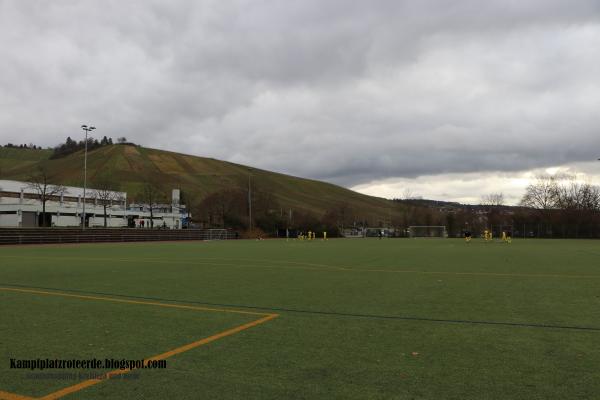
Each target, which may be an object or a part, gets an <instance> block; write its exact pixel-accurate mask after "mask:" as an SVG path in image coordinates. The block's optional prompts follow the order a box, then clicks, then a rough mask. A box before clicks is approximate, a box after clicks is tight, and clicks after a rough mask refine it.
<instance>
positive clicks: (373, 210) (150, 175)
mask: <svg viewBox="0 0 600 400" xmlns="http://www.w3.org/2000/svg"><path fill="white" fill-rule="evenodd" d="M50 155H51V150H28V149H13V148H10V149H9V148H0V167H1V170H0V177H1V178H3V179H15V180H27V178H28V177H29V176H30V174H31V171H32V169H33V168H34V167H35V165H36V164H38V163H43V164H44V165H45V166H46V168H47V171H48V174H49V176H50V178H51V180H52V181H53V182H56V183H60V184H64V185H71V186H81V185H82V183H83V173H82V169H83V168H82V167H83V152H82V151H79V152H76V153H73V154H71V155H69V156H66V157H64V158H59V159H54V160H51V159H49V157H50ZM99 174H110V176H111V177H112V178H113V179H114V180H116V181H118V182H120V185H121V190H123V191H126V192H127V193H128V196H129V198H130V199H131V198H135V196H136V193H138V192H139V191H140V189H141V188H142V186H143V184H144V182H146V181H153V182H156V183H157V184H158V185H159V186H160V187H161V189H163V190H164V191H165V192H170V190H171V189H173V188H180V189H181V190H182V191H183V192H184V194H185V195H186V196H187V198H188V199H193V200H194V201H195V202H199V201H201V200H202V199H204V198H206V197H207V196H208V195H210V194H211V193H214V192H217V191H219V190H222V189H232V188H238V189H240V190H246V189H247V187H248V176H249V174H250V175H251V181H252V187H253V190H256V191H260V192H262V193H268V194H269V195H271V196H273V197H274V198H275V199H276V200H277V203H278V204H279V206H280V207H281V209H283V210H286V211H287V210H288V209H290V208H291V209H293V210H295V211H301V212H310V213H313V214H315V215H316V216H322V215H323V214H324V213H326V212H327V211H328V210H331V209H334V208H339V207H344V206H346V207H347V208H348V209H350V210H352V214H353V215H354V216H355V218H357V219H358V220H369V221H373V223H377V222H378V221H387V220H389V219H390V218H391V217H395V216H397V214H398V213H399V212H400V208H401V207H402V206H400V205H398V204H395V203H393V202H391V201H389V200H386V199H382V198H377V197H372V196H367V195H363V194H360V193H357V192H353V191H351V190H349V189H346V188H343V187H340V186H336V185H333V184H330V183H325V182H320V181H316V180H311V179H303V178H298V177H294V176H289V175H284V174H279V173H274V172H270V171H265V170H261V169H257V168H251V167H248V166H244V165H239V164H234V163H230V162H226V161H220V160H215V159H213V158H205V157H197V156H191V155H185V154H179V153H174V152H169V151H163V150H156V149H150V148H144V147H139V146H132V145H110V146H104V147H101V148H99V149H96V150H93V151H91V152H88V179H89V181H88V182H93V179H94V177H95V176H98V175H99ZM90 185H91V184H90Z"/></svg>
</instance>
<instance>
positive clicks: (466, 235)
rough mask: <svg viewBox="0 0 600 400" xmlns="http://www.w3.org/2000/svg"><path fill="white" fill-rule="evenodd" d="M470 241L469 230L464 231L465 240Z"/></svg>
mask: <svg viewBox="0 0 600 400" xmlns="http://www.w3.org/2000/svg"><path fill="white" fill-rule="evenodd" d="M470 241H471V231H465V242H467V243H469V242H470Z"/></svg>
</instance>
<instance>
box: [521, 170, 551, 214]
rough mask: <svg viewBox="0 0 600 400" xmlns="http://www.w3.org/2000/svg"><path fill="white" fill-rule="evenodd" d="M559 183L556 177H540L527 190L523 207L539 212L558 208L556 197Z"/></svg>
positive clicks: (522, 202) (522, 203)
mask: <svg viewBox="0 0 600 400" xmlns="http://www.w3.org/2000/svg"><path fill="white" fill-rule="evenodd" d="M557 191H558V181H557V178H556V177H555V176H550V175H538V176H537V177H536V180H535V182H534V183H531V184H530V185H529V186H527V188H526V189H525V195H524V196H523V198H522V199H521V205H522V206H525V207H530V208H535V209H538V210H551V209H553V208H556V206H557V204H556V195H557Z"/></svg>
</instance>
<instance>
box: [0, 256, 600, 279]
mask: <svg viewBox="0 0 600 400" xmlns="http://www.w3.org/2000/svg"><path fill="white" fill-rule="evenodd" d="M2 257H6V258H21V259H33V260H35V259H43V260H48V259H57V260H80V261H105V262H146V263H153V264H182V265H214V266H227V267H235V268H261V269H297V270H307V271H323V270H329V271H345V272H379V273H397V274H420V275H457V276H461V275H473V276H502V277H515V278H518V277H524V278H577V279H581V278H584V279H600V275H572V274H564V275H563V274H533V273H532V274H528V273H510V272H506V273H502V272H455V271H419V270H411V269H383V268H353V267H345V266H336V265H327V264H312V263H301V262H294V261H276V262H279V263H286V264H296V265H299V266H298V267H289V266H281V265H240V264H230V263H215V262H212V261H211V262H201V261H193V260H191V259H188V260H189V261H184V260H164V259H160V258H136V259H133V258H92V257H30V256H2ZM199 260H213V259H212V258H200V259H199ZM214 260H226V261H227V260H232V261H233V260H237V261H242V262H263V261H264V260H244V259H219V258H215V259H214ZM266 262H273V261H272V260H270V261H266ZM301 265H306V267H302V266H301Z"/></svg>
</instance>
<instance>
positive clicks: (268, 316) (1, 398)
mask: <svg viewBox="0 0 600 400" xmlns="http://www.w3.org/2000/svg"><path fill="white" fill-rule="evenodd" d="M0 290H5V291H11V292H20V293H34V294H42V295H49V296H61V297H71V298H77V299H86V300H102V301H113V302H118V303H128V304H143V305H152V306H159V307H169V308H179V309H189V310H196V311H214V312H226V313H236V314H246V315H261V316H263V317H262V318H259V319H257V320H254V321H250V322H248V323H245V324H243V325H239V326H236V327H234V328H231V329H227V330H225V331H223V332H220V333H217V334H214V335H212V336H209V337H206V338H204V339H200V340H197V341H195V342H192V343H189V344H186V345H183V346H180V347H177V348H175V349H172V350H169V351H166V352H164V353H161V354H158V355H155V356H152V357H150V358H147V359H145V360H146V361H152V360H164V359H167V358H170V357H172V356H174V355H177V354H180V353H183V352H186V351H189V350H192V349H194V348H196V347H200V346H203V345H206V344H208V343H211V342H214V341H215V340H218V339H221V338H224V337H226V336H231V335H233V334H236V333H238V332H241V331H243V330H246V329H249V328H252V327H254V326H257V325H260V324H263V323H265V322H267V321H270V320H272V319H274V318H277V317H278V316H279V314H274V313H259V312H251V311H240V310H229V309H218V308H207V307H197V306H185V305H179V304H168V303H155V302H147V301H137V300H125V299H117V298H112V297H97V296H83V295H76V294H70V293H63V292H47V291H43V290H34V289H17V288H6V287H0ZM131 371H133V370H132V369H125V370H121V369H116V370H113V371H110V372H107V373H105V374H102V377H101V378H102V379H88V380H86V381H83V382H79V383H77V384H75V385H72V386H69V387H66V388H64V389H60V390H58V391H56V392H53V393H50V394H48V395H45V396H43V397H39V398H34V397H27V396H22V395H18V394H15V393H9V392H4V391H0V400H55V399H59V398H61V397H63V396H66V395H68V394H71V393H74V392H77V391H80V390H82V389H85V388H87V387H90V386H93V385H97V384H98V383H101V382H104V381H105V380H107V379H110V378H112V377H114V376H117V375H122V374H127V373H129V372H131Z"/></svg>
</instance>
